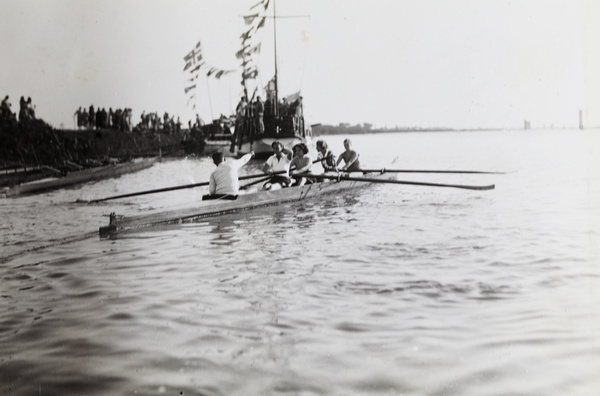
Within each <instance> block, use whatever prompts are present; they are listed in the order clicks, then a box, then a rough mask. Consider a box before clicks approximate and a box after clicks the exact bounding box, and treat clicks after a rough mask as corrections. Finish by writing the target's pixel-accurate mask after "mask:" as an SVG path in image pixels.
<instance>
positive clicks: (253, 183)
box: [240, 159, 321, 190]
mask: <svg viewBox="0 0 600 396" xmlns="http://www.w3.org/2000/svg"><path fill="white" fill-rule="evenodd" d="M320 161H321V160H320V159H316V160H314V161H313V162H312V163H313V164H316V163H317V162H320ZM294 169H295V168H293V169H290V170H294ZM277 173H284V172H276V173H274V174H277ZM271 177H272V174H269V175H268V176H266V177H264V178H263V179H258V180H256V181H253V182H252V183H248V184H246V185H243V186H241V187H240V190H245V189H247V188H248V187H250V186H253V185H255V184H259V183H261V182H264V181H267V180H269V179H270V178H271Z"/></svg>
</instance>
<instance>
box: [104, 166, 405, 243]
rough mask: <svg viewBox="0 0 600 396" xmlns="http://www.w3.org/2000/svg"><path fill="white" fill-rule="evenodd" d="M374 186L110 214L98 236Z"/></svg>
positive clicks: (331, 185) (349, 184) (327, 187)
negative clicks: (120, 214) (135, 213)
mask: <svg viewBox="0 0 600 396" xmlns="http://www.w3.org/2000/svg"><path fill="white" fill-rule="evenodd" d="M373 177H377V178H380V179H394V178H395V175H393V174H383V175H375V176H373ZM371 184H372V183H369V182H359V181H346V180H340V181H338V180H333V181H325V182H321V183H314V184H308V185H304V186H298V187H289V188H284V189H280V190H274V191H263V190H261V191H258V192H255V193H252V194H243V195H239V196H238V197H237V199H236V200H208V201H202V202H199V203H198V204H197V205H195V206H194V207H190V208H185V209H178V210H172V211H167V212H160V213H153V214H148V215H142V216H135V217H124V216H117V215H115V214H111V221H110V224H109V225H108V226H105V227H100V230H99V232H100V236H101V237H109V236H111V235H115V234H118V233H123V232H128V231H136V230H143V229H146V228H149V227H156V226H161V225H167V224H178V223H185V222H192V221H194V220H197V219H201V218H205V217H212V216H220V215H223V214H229V213H236V212H241V211H245V210H250V209H255V208H260V207H266V206H272V205H280V204H283V203H289V202H296V201H303V200H308V199H311V198H315V197H320V196H324V195H331V194H337V193H340V192H345V191H350V190H354V189H359V188H365V187H368V186H370V185H371Z"/></svg>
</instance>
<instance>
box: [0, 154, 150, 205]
mask: <svg viewBox="0 0 600 396" xmlns="http://www.w3.org/2000/svg"><path fill="white" fill-rule="evenodd" d="M156 161H158V159H157V158H139V159H136V160H133V161H129V162H125V163H121V164H113V165H105V166H100V167H97V168H91V169H84V170H80V171H75V172H71V173H68V174H67V175H66V176H64V177H52V178H46V179H41V180H38V181H34V182H30V183H23V184H18V185H15V186H12V187H4V188H3V189H0V198H11V197H17V196H20V195H26V194H34V193H40V192H44V191H49V190H54V189H57V188H62V187H67V186H71V185H74V184H80V183H85V182H89V181H94V180H101V179H107V178H111V177H117V176H120V175H124V174H127V173H132V172H137V171H140V170H142V169H146V168H149V167H150V166H152V165H153V164H154V163H155V162H156Z"/></svg>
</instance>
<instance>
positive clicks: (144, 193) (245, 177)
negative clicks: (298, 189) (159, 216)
mask: <svg viewBox="0 0 600 396" xmlns="http://www.w3.org/2000/svg"><path fill="white" fill-rule="evenodd" d="M279 173H285V171H281V172H275V173H274V174H279ZM264 176H265V174H264V173H261V174H260V175H246V176H240V177H239V178H238V179H239V180H246V179H255V178H258V177H264ZM208 184H209V182H202V183H194V184H185V185H183V186H173V187H165V188H157V189H155V190H146V191H139V192H134V193H129V194H121V195H114V196H112V197H106V198H99V199H92V200H89V201H87V200H80V199H78V200H77V201H75V202H76V203H96V202H103V201H109V200H112V199H119V198H128V197H135V196H138V195H146V194H155V193H161V192H166V191H174V190H183V189H186V188H194V187H202V186H208Z"/></svg>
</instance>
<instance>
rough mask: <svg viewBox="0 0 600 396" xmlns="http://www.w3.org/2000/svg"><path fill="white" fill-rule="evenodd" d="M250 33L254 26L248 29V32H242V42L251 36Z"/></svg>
mask: <svg viewBox="0 0 600 396" xmlns="http://www.w3.org/2000/svg"><path fill="white" fill-rule="evenodd" d="M250 33H252V28H250V30H248V31H247V32H245V33H242V35H241V36H240V38H241V39H242V43H243V42H245V41H246V40H248V39H249V38H250Z"/></svg>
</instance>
